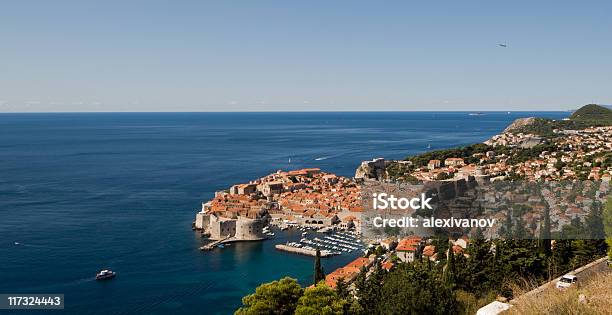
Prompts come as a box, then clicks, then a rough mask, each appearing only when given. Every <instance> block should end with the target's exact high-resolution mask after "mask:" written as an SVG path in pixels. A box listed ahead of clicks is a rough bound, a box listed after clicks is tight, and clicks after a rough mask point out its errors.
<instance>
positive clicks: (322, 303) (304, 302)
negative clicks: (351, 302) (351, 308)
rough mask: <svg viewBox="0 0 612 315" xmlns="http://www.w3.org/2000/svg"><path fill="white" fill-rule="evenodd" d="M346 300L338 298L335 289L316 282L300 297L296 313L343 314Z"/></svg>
mask: <svg viewBox="0 0 612 315" xmlns="http://www.w3.org/2000/svg"><path fill="white" fill-rule="evenodd" d="M346 304H347V301H346V300H344V299H342V298H340V297H339V296H338V294H337V293H336V291H334V290H333V289H332V288H330V287H328V286H327V285H325V284H324V283H318V284H317V285H315V286H314V287H313V288H309V289H306V291H305V292H304V295H303V296H302V297H300V299H299V301H298V304H297V308H296V309H295V314H296V315H319V314H321V315H333V314H338V315H340V314H343V313H344V306H345V305H346Z"/></svg>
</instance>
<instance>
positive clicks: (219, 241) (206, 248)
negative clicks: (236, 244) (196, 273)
mask: <svg viewBox="0 0 612 315" xmlns="http://www.w3.org/2000/svg"><path fill="white" fill-rule="evenodd" d="M230 238H231V237H226V238H224V239H222V240H218V241H214V242H212V243H208V244H206V245H204V246H200V250H211V249H213V248H215V247H217V246H218V245H220V244H223V243H224V242H228V241H230Z"/></svg>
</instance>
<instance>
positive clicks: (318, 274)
mask: <svg viewBox="0 0 612 315" xmlns="http://www.w3.org/2000/svg"><path fill="white" fill-rule="evenodd" d="M324 280H325V273H323V267H322V266H321V251H320V250H319V248H317V252H316V256H315V265H314V284H315V285H316V284H317V283H319V282H320V281H324Z"/></svg>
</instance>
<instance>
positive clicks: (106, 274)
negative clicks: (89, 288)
mask: <svg viewBox="0 0 612 315" xmlns="http://www.w3.org/2000/svg"><path fill="white" fill-rule="evenodd" d="M116 275H117V273H116V272H114V271H112V270H109V269H104V270H101V271H100V272H98V273H97V274H96V280H106V279H111V278H114V277H115V276H116Z"/></svg>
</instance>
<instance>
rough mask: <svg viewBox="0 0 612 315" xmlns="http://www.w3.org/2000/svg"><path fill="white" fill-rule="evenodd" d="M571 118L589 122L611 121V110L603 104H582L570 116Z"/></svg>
mask: <svg viewBox="0 0 612 315" xmlns="http://www.w3.org/2000/svg"><path fill="white" fill-rule="evenodd" d="M570 119H571V120H577V121H589V122H607V123H610V122H612V110H611V109H609V108H605V107H603V106H599V105H595V104H589V105H585V106H582V107H581V108H580V109H579V110H577V111H575V112H574V113H573V114H572V115H571V116H570Z"/></svg>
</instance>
